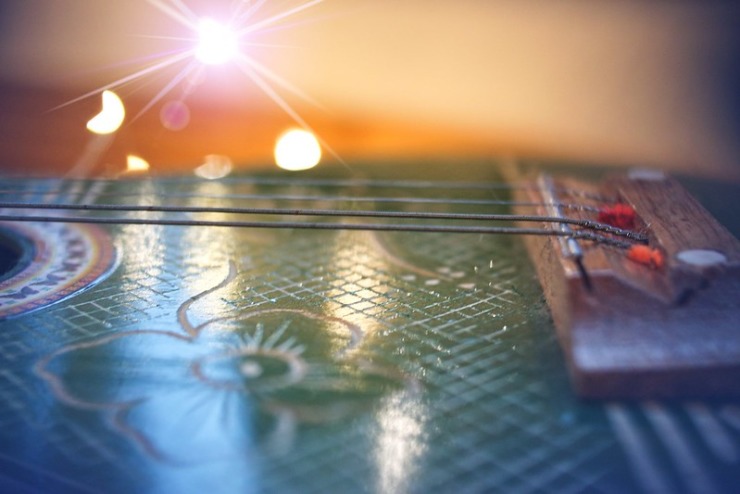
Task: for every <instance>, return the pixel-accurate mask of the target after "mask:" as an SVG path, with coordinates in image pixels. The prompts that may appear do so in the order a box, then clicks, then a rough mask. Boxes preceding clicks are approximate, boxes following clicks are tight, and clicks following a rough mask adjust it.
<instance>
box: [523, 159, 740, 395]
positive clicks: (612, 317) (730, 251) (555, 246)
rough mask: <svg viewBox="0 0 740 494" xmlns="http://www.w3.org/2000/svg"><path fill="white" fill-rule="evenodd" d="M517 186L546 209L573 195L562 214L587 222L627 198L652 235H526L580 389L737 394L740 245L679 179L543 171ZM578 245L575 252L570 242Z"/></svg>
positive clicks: (636, 222) (640, 225) (637, 225)
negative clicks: (566, 176) (636, 238)
mask: <svg viewBox="0 0 740 494" xmlns="http://www.w3.org/2000/svg"><path fill="white" fill-rule="evenodd" d="M515 194H516V199H517V201H521V202H525V201H526V202H530V203H531V202H539V203H541V204H542V205H541V206H539V208H540V211H538V213H539V214H550V215H552V214H553V209H558V208H560V206H559V205H560V204H566V205H567V204H573V203H577V204H579V207H577V208H576V207H569V208H568V209H567V211H565V212H563V213H560V212H559V211H555V212H556V213H558V214H564V215H566V216H568V217H575V218H580V219H592V220H595V219H596V215H598V211H599V210H602V211H603V210H604V208H605V207H607V208H612V209H613V208H614V207H615V206H614V205H619V206H620V207H623V208H624V209H625V210H628V211H633V212H634V213H633V214H634V218H630V223H632V224H631V225H630V227H631V229H632V230H634V231H635V232H637V233H640V234H642V235H644V236H645V237H646V238H647V242H646V244H641V243H638V242H634V243H633V244H624V245H620V244H619V243H617V242H615V243H610V242H601V241H599V240H580V241H576V240H574V238H572V237H571V238H570V239H568V238H567V237H566V238H565V239H564V238H563V237H562V236H552V237H542V236H529V237H526V239H525V242H526V245H527V248H528V251H529V254H530V256H531V258H532V260H533V262H534V265H535V267H536V269H537V273H538V275H539V280H540V283H541V285H542V288H543V290H544V293H545V297H546V299H547V302H548V304H549V306H550V309H551V312H552V317H553V319H554V322H555V325H556V328H557V333H558V339H559V341H560V344H561V346H562V349H563V351H564V353H565V356H566V359H567V361H568V365H569V369H570V373H571V378H572V383H573V385H574V387H575V389H576V391H577V392H578V393H579V394H580V395H581V396H584V397H592V398H677V397H682V398H685V397H689V396H696V397H708V396H711V397H726V396H738V395H740V379H738V376H740V331H738V321H740V242H738V240H737V239H735V238H734V237H733V236H732V235H731V234H730V233H729V232H728V231H727V230H725V229H724V228H723V227H722V226H721V225H720V224H719V223H718V222H717V221H716V220H715V219H714V218H712V217H711V215H710V214H709V213H708V212H707V211H706V210H704V209H703V208H702V206H701V205H700V204H699V203H698V202H697V201H696V200H695V199H694V198H693V197H691V195H690V194H689V193H688V192H687V191H686V190H685V189H684V188H683V187H681V185H680V184H679V183H678V182H677V181H675V180H673V179H670V178H668V177H666V176H664V175H662V174H659V173H646V172H633V173H631V174H629V175H627V176H624V177H618V178H614V179H612V180H609V181H608V182H607V183H604V184H602V185H600V186H594V185H588V184H584V183H581V182H576V181H572V180H562V179H558V180H552V179H550V178H540V180H539V181H538V186H537V187H528V188H520V189H518V190H517V191H516V192H515ZM566 207H567V206H566ZM529 211H530V212H531V209H530V210H529ZM519 212H523V210H522V211H519ZM600 216H602V217H603V216H605V215H604V214H602V215H600ZM621 226H624V225H621ZM552 228H560V227H559V226H555V227H552ZM579 231H580V230H579V229H578V228H577V227H576V228H575V229H574V235H575V234H577V233H578V232H579ZM604 238H605V239H608V238H609V235H608V234H607V235H604ZM569 240H570V241H572V242H571V243H570V244H568V242H569ZM564 242H565V244H564ZM576 242H577V248H578V251H577V252H576V253H574V251H573V248H571V247H567V248H566V247H564V245H566V246H567V245H571V246H572V245H573V244H576Z"/></svg>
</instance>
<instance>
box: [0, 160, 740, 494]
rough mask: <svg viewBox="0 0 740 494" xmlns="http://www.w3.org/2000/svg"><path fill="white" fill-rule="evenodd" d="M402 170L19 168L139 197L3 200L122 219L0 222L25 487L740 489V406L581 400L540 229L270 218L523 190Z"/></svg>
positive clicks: (5, 376)
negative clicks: (538, 262) (534, 237)
mask: <svg viewBox="0 0 740 494" xmlns="http://www.w3.org/2000/svg"><path fill="white" fill-rule="evenodd" d="M403 168H404V170H412V171H411V172H405V173H409V174H410V175H408V176H402V177H399V176H398V174H397V173H396V172H394V171H393V170H395V168H391V167H385V168H381V169H382V170H383V173H381V174H379V175H380V176H374V175H373V173H375V172H374V171H373V170H375V169H374V168H368V169H367V170H364V169H363V170H361V173H359V172H358V171H357V170H353V171H352V172H351V173H350V172H347V171H346V170H341V169H340V170H334V171H332V170H329V171H326V170H324V171H321V170H319V171H318V172H317V173H318V174H316V173H314V174H308V175H290V176H286V175H278V174H277V173H275V174H272V173H262V174H259V175H249V176H246V175H244V176H233V177H230V178H226V179H222V180H213V181H210V180H204V179H199V178H196V177H171V178H167V177H160V178H138V179H121V180H112V181H101V180H71V181H69V180H57V179H53V180H52V179H50V180H22V179H5V180H3V185H2V189H3V192H2V194H3V202H5V203H10V202H14V203H28V204H31V203H35V204H63V205H75V204H76V205H94V204H101V205H102V204H111V203H115V204H117V205H119V206H132V207H131V208H129V209H128V210H126V209H125V208H123V209H122V210H119V211H117V212H114V213H113V215H112V216H113V220H111V221H110V222H109V221H108V220H109V219H110V218H111V213H110V212H106V211H96V210H91V211H85V210H82V211H76V212H70V211H53V212H48V211H38V210H30V211H23V210H18V209H15V210H12V211H10V210H3V214H5V215H10V214H14V215H20V214H25V215H26V216H31V215H36V216H47V217H48V216H54V217H65V216H66V217H70V216H71V215H73V214H75V215H78V216H80V215H82V216H84V217H85V218H99V219H101V220H104V221H100V222H98V223H100V224H87V223H77V222H74V221H70V222H65V221H56V222H51V221H37V222H14V221H4V222H3V223H2V225H1V226H0V238H2V242H0V243H2V245H3V249H4V257H6V258H8V259H10V261H8V262H7V263H6V264H7V267H6V269H5V270H4V271H5V274H4V275H3V277H2V279H1V281H0V313H1V314H2V317H3V319H2V320H1V321H0V491H2V492H16V493H25V492H28V493H36V492H109V493H130V492H179V493H187V492H204V491H207V490H211V491H214V492H226V493H228V492H234V493H236V492H240V493H243V492H265V493H270V492H275V493H278V492H281V493H282V492H305V493H323V492H383V493H386V492H387V493H401V492H418V493H426V492H456V493H463V492H523V493H527V492H551V493H574V492H602V493H624V492H665V493H683V492H685V493H712V492H715V493H724V492H727V493H729V492H737V489H738V486H740V402H738V401H737V399H734V398H731V399H703V398H693V397H687V398H685V399H684V398H682V397H680V396H679V397H677V398H673V399H671V400H668V401H662V400H657V399H655V400H653V399H630V400H623V399H618V398H614V399H608V398H607V399H598V400H594V399H584V398H582V397H579V396H578V395H577V394H576V392H574V390H573V388H572V386H571V382H570V379H569V371H568V364H567V362H566V359H565V358H564V357H563V353H562V350H561V347H560V346H559V344H558V340H557V338H556V331H555V329H554V325H553V322H552V317H551V312H550V310H549V308H548V305H547V302H546V300H545V297H544V295H543V291H542V289H541V288H540V283H539V281H538V277H537V274H536V270H535V267H534V266H533V264H532V262H531V261H530V259H529V257H528V255H527V252H526V249H525V246H524V241H523V239H522V237H521V236H519V235H496V234H488V233H476V232H474V231H471V232H460V233H451V232H445V231H429V232H420V231H383V230H378V231H372V230H371V231H368V230H367V229H358V230H353V229H316V228H302V225H301V223H303V224H304V226H305V225H307V224H308V223H315V222H316V220H315V219H313V218H310V217H303V216H300V217H296V216H294V215H288V214H287V213H285V214H284V215H278V216H277V217H275V216H274V215H273V216H268V215H266V214H264V213H265V210H266V209H268V208H280V209H282V210H297V209H301V210H303V209H321V210H327V209H336V208H338V207H340V206H341V207H343V208H345V209H347V210H350V211H351V210H366V209H370V208H372V209H374V210H380V211H382V210H385V209H388V210H390V209H393V210H399V209H401V210H403V211H407V212H414V211H426V212H429V211H436V212H440V213H461V214H467V213H479V212H491V211H503V212H504V213H505V212H507V211H508V206H506V204H504V205H503V206H504V208H503V209H502V208H501V207H498V206H495V207H496V208H498V209H494V204H493V203H494V202H496V201H501V202H503V203H506V202H507V201H510V200H511V191H510V190H509V189H507V188H496V187H493V186H491V187H487V186H485V185H486V184H497V183H501V180H502V176H501V174H500V173H499V171H498V169H497V168H496V167H494V166H490V165H488V164H485V165H484V166H473V165H470V166H467V167H466V166H462V165H457V164H456V165H455V167H454V169H455V170H456V172H455V173H456V174H457V177H461V180H457V179H456V180H455V181H454V182H449V181H445V179H444V178H445V176H446V175H447V174H448V170H449V168H447V167H442V168H439V169H437V168H434V167H422V166H416V167H403ZM389 170H391V171H390V172H389ZM412 172H413V173H412ZM421 172H423V176H424V181H423V182H420V181H418V180H410V179H409V177H410V176H414V177H418V176H422V175H420V173H421ZM358 175H362V177H363V178H362V179H359V178H358ZM362 198H373V200H372V201H368V202H362V201H363V199H362ZM411 199H413V200H411ZM728 200H730V201H732V200H733V199H732V198H731V197H730V198H729V199H728ZM734 200H735V201H736V198H735V199H734ZM394 201H396V202H394ZM486 203H489V204H486ZM244 204H249V205H250V207H253V208H257V209H259V210H260V211H262V214H255V215H253V216H251V217H250V218H249V221H250V222H252V223H256V224H259V225H261V226H259V225H253V226H244V225H241V226H239V225H237V223H239V222H243V218H241V217H237V216H236V215H235V214H233V213H229V212H225V211H223V210H219V211H214V212H192V211H190V212H188V211H183V212H176V211H175V212H167V211H162V210H161V208H160V209H159V210H156V207H157V206H167V207H179V208H181V209H184V210H185V209H187V208H194V207H195V208H202V207H214V208H224V207H237V206H241V205H244ZM147 207H153V208H155V210H154V211H147V210H145V208H147ZM137 208H138V209H137ZM160 220H161V223H157V221H160ZM165 220H166V221H165ZM274 221H285V222H289V223H291V226H290V227H281V228H274V227H272V226H270V225H267V223H270V222H274ZM323 221H325V222H334V223H337V222H338V223H341V224H355V223H357V221H358V220H356V219H351V218H349V219H348V218H345V217H342V218H330V219H328V220H323ZM361 221H366V220H361ZM198 222H200V223H203V224H196V223H198ZM90 223H96V222H90ZM218 223H222V224H220V225H217V224H218ZM263 223H264V224H263ZM392 223H393V224H400V225H419V224H420V220H419V219H395V220H392ZM434 223H435V224H442V225H450V224H452V221H451V220H436V221H435V222H434ZM425 224H426V223H425ZM487 224H488V223H487V222H483V221H476V222H473V223H472V225H474V226H476V225H477V226H482V227H485V226H486V225H487ZM401 230H402V229H401ZM737 377H738V378H740V376H737Z"/></svg>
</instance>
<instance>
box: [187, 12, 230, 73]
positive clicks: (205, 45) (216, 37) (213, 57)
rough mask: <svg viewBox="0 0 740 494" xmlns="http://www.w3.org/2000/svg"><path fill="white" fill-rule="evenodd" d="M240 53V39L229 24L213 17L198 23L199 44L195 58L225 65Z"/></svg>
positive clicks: (206, 62) (204, 61) (203, 61)
mask: <svg viewBox="0 0 740 494" xmlns="http://www.w3.org/2000/svg"><path fill="white" fill-rule="evenodd" d="M238 53H239V39H238V37H237V35H236V33H235V32H234V31H232V30H231V29H230V28H229V27H228V26H225V25H223V24H221V23H220V22H218V21H215V20H213V19H208V18H206V19H203V20H201V21H200V23H199V24H198V46H197V48H196V49H195V58H197V59H198V61H200V62H202V63H204V64H206V65H223V64H225V63H226V62H230V61H232V60H234V59H235V58H236V57H237V55H238Z"/></svg>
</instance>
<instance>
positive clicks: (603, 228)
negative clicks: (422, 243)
mask: <svg viewBox="0 0 740 494" xmlns="http://www.w3.org/2000/svg"><path fill="white" fill-rule="evenodd" d="M0 209H16V210H18V209H22V210H42V211H43V210H64V211H75V212H88V211H91V212H116V213H119V212H148V213H198V214H205V213H222V214H234V215H280V216H326V217H350V218H397V219H398V218H401V219H422V220H428V219H437V220H456V221H517V222H537V223H557V224H568V225H574V226H579V227H581V228H584V229H588V230H595V231H599V232H603V233H609V234H612V235H615V236H619V237H625V238H628V239H631V240H635V241H645V240H647V239H646V237H645V236H644V235H642V234H639V233H635V232H632V231H629V230H623V229H621V228H616V227H613V226H610V225H607V224H604V223H599V222H597V221H592V220H584V219H575V218H567V217H560V216H538V215H518V214H485V213H439V212H420V211H371V210H342V209H288V208H239V207H209V206H138V205H125V204H32V203H16V202H12V203H11V202H0Z"/></svg>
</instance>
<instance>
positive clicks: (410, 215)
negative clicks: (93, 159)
mask: <svg viewBox="0 0 740 494" xmlns="http://www.w3.org/2000/svg"><path fill="white" fill-rule="evenodd" d="M11 180H12V179H11ZM122 182H123V183H124V184H125V183H127V182H128V183H135V184H140V183H149V184H151V183H152V182H151V181H150V180H140V179H138V180H124V181H121V180H84V179H81V180H64V181H63V184H64V185H65V187H70V186H71V187H72V188H73V189H77V191H78V192H77V194H81V192H79V190H80V188H79V186H80V185H83V188H84V185H85V184H89V183H94V184H96V185H101V184H108V183H117V184H120V183H122ZM220 182H222V183H229V184H234V185H239V184H245V185H260V186H282V187H284V186H291V187H295V186H303V187H344V188H347V187H361V188H371V187H385V188H395V189H398V188H411V189H440V188H444V189H446V190H458V191H460V190H465V189H470V190H478V191H487V192H490V191H491V190H512V189H521V188H537V185H535V184H531V183H520V184H508V183H471V182H451V183H447V182H429V181H387V180H358V179H350V180H334V179H332V180H321V179H319V180H316V179H303V180H289V179H274V178H264V177H241V178H229V179H225V180H221V181H220ZM23 183H24V184H28V182H25V181H24V182H23ZM45 183H48V184H52V185H53V184H59V181H58V180H55V179H40V180H38V181H36V184H39V185H43V184H45ZM157 183H158V184H170V185H176V186H180V187H181V186H183V185H185V186H189V185H190V186H192V185H201V184H203V183H204V182H199V181H196V180H194V179H191V180H184V181H183V180H182V179H168V178H164V179H157ZM57 188H58V187H57ZM559 190H560V191H565V192H567V193H569V195H572V196H577V197H582V198H589V199H594V197H590V196H589V195H587V194H582V193H581V192H580V191H572V190H565V189H562V188H561V189H559ZM70 193H71V194H70ZM148 193H149V194H151V193H152V191H148ZM0 194H13V195H14V196H16V197H17V196H18V195H21V196H27V195H29V194H36V195H38V194H44V195H47V197H48V194H54V195H56V196H57V197H59V196H62V195H64V194H66V195H68V196H69V195H75V193H74V192H72V191H69V190H67V191H64V190H57V191H54V190H53V189H50V188H48V187H42V188H38V185H37V186H36V187H34V188H33V189H31V190H29V188H27V187H26V188H25V189H21V190H18V189H15V190H7V189H6V190H0ZM154 194H155V195H156V197H157V198H162V197H163V196H164V197H178V198H183V197H186V198H192V197H195V196H198V197H202V198H217V199H220V200H224V199H232V200H237V199H241V200H243V199H251V200H270V201H275V200H296V201H314V202H315V201H334V202H340V201H341V202H377V203H399V204H414V203H416V204H443V205H452V204H455V205H491V206H523V207H538V206H540V207H541V206H552V205H556V206H558V207H561V208H564V209H571V210H580V211H589V212H593V211H598V208H595V207H592V206H587V205H582V204H555V203H553V202H551V203H547V204H546V203H538V202H517V201H506V200H498V199H470V198H466V199H459V198H429V197H368V196H357V197H350V196H336V195H326V196H325V195H294V194H229V195H228V197H224V196H225V195H224V194H219V195H207V194H180V193H172V192H167V193H165V194H161V193H160V192H159V191H155V192H154ZM100 196H108V197H110V196H119V197H123V196H127V197H131V196H133V197H142V194H131V193H125V194H124V193H110V192H102V193H101V194H99V195H98V197H100ZM598 199H600V200H602V198H598ZM0 208H4V209H13V210H29V209H31V210H67V211H75V212H86V211H91V212H106V213H111V212H149V213H154V212H160V213H195V214H208V213H222V214H254V215H260V214H262V215H280V216H326V217H364V218H374V219H377V218H402V219H417V220H428V219H442V220H455V221H459V220H465V221H467V220H471V221H516V222H540V223H553V224H560V225H563V224H569V225H573V226H577V227H578V230H576V231H572V230H565V231H560V230H559V229H556V228H524V227H492V226H472V227H471V226H453V225H423V224H417V225H413V224H389V223H385V224H384V223H346V222H340V223H307V222H289V221H269V222H268V221H224V220H218V221H215V220H196V219H167V218H151V219H142V218H129V217H109V218H101V217H87V216H79V215H78V216H39V215H31V216H19V215H9V214H5V215H2V216H0V220H2V221H36V222H65V223H95V224H150V225H179V226H224V227H235V228H301V229H322V230H326V229H346V230H376V231H378V230H379V231H416V232H445V233H479V234H524V235H555V236H561V237H562V236H567V237H570V238H574V239H583V240H590V241H593V242H596V243H602V244H607V245H611V246H615V247H620V248H628V247H630V246H632V245H633V243H635V242H639V243H646V242H647V239H646V237H645V236H644V235H642V234H640V233H636V232H631V231H627V230H622V229H619V228H615V227H612V226H609V225H606V224H603V223H599V222H597V221H592V220H586V219H575V218H568V217H565V216H562V215H558V216H539V215H517V214H484V213H439V212H418V211H417V212H408V211H375V210H352V209H302V208H254V207H252V208H244V207H241V208H238V207H206V206H171V205H165V206H162V205H126V204H71V203H65V204H42V203H29V202H2V203H0ZM587 230H593V231H596V232H602V233H604V234H608V236H607V235H603V234H596V233H594V232H592V231H587ZM614 237H622V238H623V239H626V240H622V239H617V238H614ZM627 240H629V241H627Z"/></svg>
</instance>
